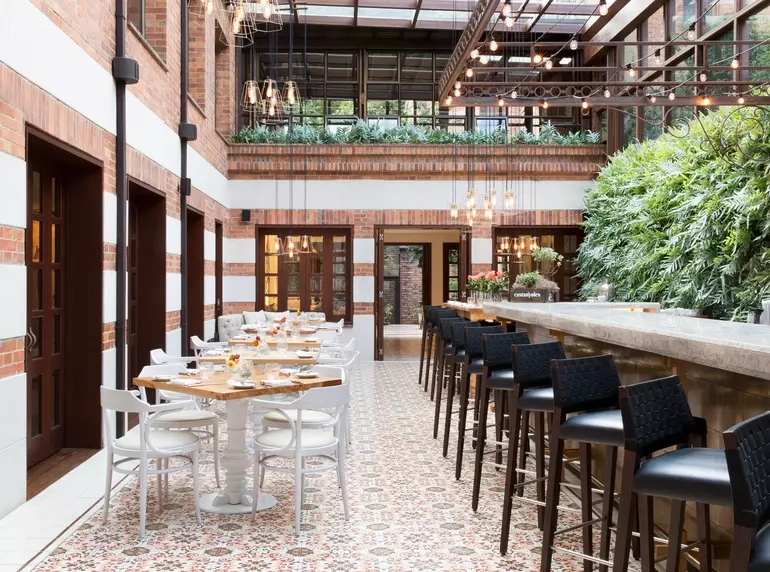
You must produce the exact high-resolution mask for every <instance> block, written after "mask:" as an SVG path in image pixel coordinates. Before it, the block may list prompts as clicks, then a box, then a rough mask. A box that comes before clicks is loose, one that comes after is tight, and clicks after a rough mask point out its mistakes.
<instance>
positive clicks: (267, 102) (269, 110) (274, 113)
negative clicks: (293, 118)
mask: <svg viewBox="0 0 770 572" xmlns="http://www.w3.org/2000/svg"><path fill="white" fill-rule="evenodd" d="M261 97H262V119H263V120H264V121H265V122H266V123H270V122H274V121H280V120H281V118H282V117H283V97H282V96H281V91H280V89H278V82H276V81H275V80H274V79H270V78H267V79H266V80H265V81H263V82H262V90H261Z"/></svg>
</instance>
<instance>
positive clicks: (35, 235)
mask: <svg viewBox="0 0 770 572" xmlns="http://www.w3.org/2000/svg"><path fill="white" fill-rule="evenodd" d="M42 260H43V253H42V241H41V240H40V221H39V220H33V221H32V262H41V261H42Z"/></svg>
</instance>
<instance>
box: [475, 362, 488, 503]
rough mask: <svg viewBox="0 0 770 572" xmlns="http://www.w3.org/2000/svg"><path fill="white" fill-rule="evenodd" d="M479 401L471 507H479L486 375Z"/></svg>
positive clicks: (485, 431)
mask: <svg viewBox="0 0 770 572" xmlns="http://www.w3.org/2000/svg"><path fill="white" fill-rule="evenodd" d="M480 385H481V403H480V404H479V425H478V427H479V431H478V438H477V439H476V463H475V465H474V467H473V500H472V507H473V510H474V511H476V510H477V509H478V508H479V491H480V490H481V468H482V466H483V463H484V444H485V443H486V439H487V430H486V426H487V410H488V409H489V394H490V391H489V390H488V389H487V378H486V376H485V375H484V376H482V377H481V384H480Z"/></svg>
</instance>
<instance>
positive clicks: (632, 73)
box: [626, 64, 636, 77]
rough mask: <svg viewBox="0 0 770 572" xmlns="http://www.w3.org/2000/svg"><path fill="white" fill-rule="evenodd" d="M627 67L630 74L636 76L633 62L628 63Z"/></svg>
mask: <svg viewBox="0 0 770 572" xmlns="http://www.w3.org/2000/svg"><path fill="white" fill-rule="evenodd" d="M626 69H627V70H628V75H629V76H631V77H636V70H635V69H634V66H632V65H631V64H627V65H626Z"/></svg>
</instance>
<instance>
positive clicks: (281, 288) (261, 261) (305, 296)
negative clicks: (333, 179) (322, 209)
mask: <svg viewBox="0 0 770 572" xmlns="http://www.w3.org/2000/svg"><path fill="white" fill-rule="evenodd" d="M275 234H277V235H279V236H280V237H282V238H285V237H286V236H287V235H288V234H293V235H295V236H298V235H302V234H309V235H311V236H323V237H324V249H323V253H322V254H321V256H322V257H323V272H322V280H323V286H322V294H323V301H322V306H321V307H322V311H323V312H324V313H325V314H326V319H327V320H328V321H337V320H340V319H344V320H345V324H348V325H350V324H352V323H353V228H352V227H350V226H336V227H327V226H308V227H304V228H303V229H302V230H298V229H297V228H296V227H290V226H282V225H276V226H269V227H267V226H266V227H257V241H256V243H257V268H256V278H257V285H256V286H257V287H256V294H257V302H256V306H255V307H256V309H257V310H264V309H265V296H266V293H265V276H266V275H268V274H267V273H266V272H265V239H266V237H267V236H268V235H275ZM341 235H344V236H345V273H344V277H345V295H346V300H345V302H346V303H345V314H344V315H342V314H334V313H333V312H332V309H333V297H334V293H333V290H332V288H333V281H334V277H335V274H334V272H333V262H332V257H333V251H332V248H331V245H332V244H333V240H334V239H333V237H334V236H341ZM327 243H328V244H329V246H330V247H329V248H327ZM298 256H299V258H300V260H299V262H300V265H302V266H301V268H302V269H301V271H300V276H301V277H302V278H301V283H300V296H299V297H300V309H301V311H303V312H306V311H311V310H310V291H309V279H310V272H309V268H307V267H306V266H305V265H306V264H307V262H306V261H304V259H305V258H306V257H308V256H313V255H308V254H300V255H298ZM279 264H284V262H283V259H280V260H279ZM272 275H273V274H269V276H272ZM277 277H278V293H277V297H278V311H284V310H286V309H287V306H288V293H287V291H286V280H285V278H286V276H285V274H282V273H281V271H280V268H279V272H278V275H277Z"/></svg>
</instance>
